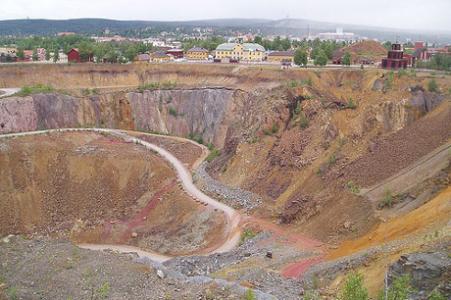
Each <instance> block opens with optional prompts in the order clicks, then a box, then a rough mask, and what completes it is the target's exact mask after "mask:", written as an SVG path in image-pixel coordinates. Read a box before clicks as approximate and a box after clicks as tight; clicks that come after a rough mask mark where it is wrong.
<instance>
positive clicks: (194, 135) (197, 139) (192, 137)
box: [188, 132, 204, 145]
mask: <svg viewBox="0 0 451 300" xmlns="http://www.w3.org/2000/svg"><path fill="white" fill-rule="evenodd" d="M188 138H189V139H190V140H193V141H195V142H197V143H198V144H202V145H203V144H204V138H203V137H202V136H201V135H200V134H197V133H193V132H190V133H189V134H188Z"/></svg>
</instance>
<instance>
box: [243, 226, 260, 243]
mask: <svg viewBox="0 0 451 300" xmlns="http://www.w3.org/2000/svg"><path fill="white" fill-rule="evenodd" d="M256 235H257V233H256V232H255V231H253V230H252V229H249V228H246V229H244V230H243V232H242V233H241V237H240V245H242V244H244V242H246V241H247V240H249V239H252V238H254V237H255V236H256Z"/></svg>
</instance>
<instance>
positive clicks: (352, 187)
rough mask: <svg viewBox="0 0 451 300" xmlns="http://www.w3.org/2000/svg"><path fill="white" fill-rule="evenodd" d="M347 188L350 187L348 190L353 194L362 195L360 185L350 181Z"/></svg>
mask: <svg viewBox="0 0 451 300" xmlns="http://www.w3.org/2000/svg"><path fill="white" fill-rule="evenodd" d="M346 186H347V187H348V189H349V190H350V191H351V193H353V194H358V193H360V188H359V186H358V185H356V184H355V183H354V182H353V181H352V180H350V181H348V183H347V184H346Z"/></svg>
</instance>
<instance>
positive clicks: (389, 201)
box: [381, 190, 393, 208]
mask: <svg viewBox="0 0 451 300" xmlns="http://www.w3.org/2000/svg"><path fill="white" fill-rule="evenodd" d="M392 206H393V195H392V193H391V192H390V190H386V191H385V194H384V198H383V199H382V203H381V207H382V208H384V207H392Z"/></svg>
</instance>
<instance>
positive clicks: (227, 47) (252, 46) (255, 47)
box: [216, 43, 265, 52]
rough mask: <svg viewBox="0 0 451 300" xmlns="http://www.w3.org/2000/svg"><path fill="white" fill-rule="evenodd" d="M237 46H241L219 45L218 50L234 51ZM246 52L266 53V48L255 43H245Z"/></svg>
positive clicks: (232, 44)
mask: <svg viewBox="0 0 451 300" xmlns="http://www.w3.org/2000/svg"><path fill="white" fill-rule="evenodd" d="M236 45H239V44H238V43H224V44H221V45H219V46H218V47H217V48H216V50H219V51H232V50H233V49H234V48H235V47H236ZM241 45H243V49H244V51H262V52H264V51H265V48H264V47H263V46H262V45H259V44H255V43H243V44H241Z"/></svg>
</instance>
